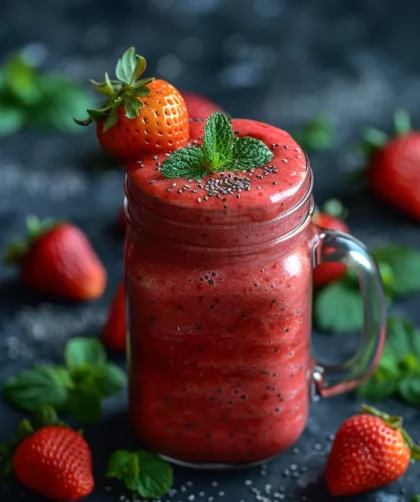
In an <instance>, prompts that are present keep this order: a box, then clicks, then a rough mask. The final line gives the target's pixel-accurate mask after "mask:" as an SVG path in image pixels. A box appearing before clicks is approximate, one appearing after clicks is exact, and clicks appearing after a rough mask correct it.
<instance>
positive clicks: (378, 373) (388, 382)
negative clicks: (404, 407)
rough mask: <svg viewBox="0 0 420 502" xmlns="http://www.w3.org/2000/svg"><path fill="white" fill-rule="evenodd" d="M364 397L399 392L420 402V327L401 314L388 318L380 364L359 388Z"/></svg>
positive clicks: (409, 400)
mask: <svg viewBox="0 0 420 502" xmlns="http://www.w3.org/2000/svg"><path fill="white" fill-rule="evenodd" d="M358 393H359V395H360V396H362V397H363V398H367V399H370V400H377V401H379V400H382V399H386V398H389V397H391V396H396V397H398V398H400V399H401V400H403V401H405V402H407V403H409V404H411V405H414V406H420V330H418V329H416V328H415V327H414V326H413V324H412V323H411V322H409V321H406V320H404V319H401V318H399V317H392V318H390V319H388V325H387V339H386V343H385V347H384V351H383V353H382V357H381V360H380V361H379V365H378V367H377V368H376V370H375V372H374V373H373V375H372V376H371V377H370V378H369V380H367V381H366V382H364V383H363V384H362V385H361V386H360V387H359V390H358Z"/></svg>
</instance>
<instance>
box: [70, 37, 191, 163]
mask: <svg viewBox="0 0 420 502" xmlns="http://www.w3.org/2000/svg"><path fill="white" fill-rule="evenodd" d="M145 68H146V61H145V59H144V58H142V57H141V56H139V55H136V53H135V49H134V47H131V48H130V49H128V50H127V51H126V52H125V53H124V54H123V56H122V57H121V59H119V61H118V63H117V66H116V70H115V73H116V76H117V80H110V79H109V77H108V74H107V73H106V74H105V81H104V82H95V81H92V84H93V86H94V88H95V89H96V90H97V91H98V92H100V93H101V94H102V95H104V96H106V98H107V101H106V103H105V104H104V105H103V106H102V107H101V108H99V109H98V110H88V115H89V118H88V119H87V120H85V121H79V120H77V121H76V122H78V123H79V124H81V125H88V124H89V123H91V122H97V136H98V140H99V143H100V144H101V146H102V148H103V149H104V150H106V151H107V152H108V153H109V154H110V155H112V156H113V157H116V158H117V159H121V160H124V159H127V158H136V159H138V158H139V157H141V156H142V155H144V154H147V153H160V152H164V151H168V150H176V149H177V148H181V147H184V146H185V145H186V144H187V143H188V140H189V121H188V112H187V107H186V106H185V102H184V99H183V97H182V95H181V93H180V92H179V91H178V90H177V89H176V88H175V87H174V86H173V85H171V84H169V83H168V82H165V81H164V80H154V78H146V79H143V80H138V79H139V77H140V75H141V74H142V73H143V72H144V70H145Z"/></svg>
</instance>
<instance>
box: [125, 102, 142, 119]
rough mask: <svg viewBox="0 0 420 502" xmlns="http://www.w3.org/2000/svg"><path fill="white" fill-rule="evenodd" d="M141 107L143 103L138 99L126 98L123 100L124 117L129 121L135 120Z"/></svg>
mask: <svg viewBox="0 0 420 502" xmlns="http://www.w3.org/2000/svg"><path fill="white" fill-rule="evenodd" d="M142 106H143V103H142V102H141V101H140V100H139V99H136V98H132V97H130V96H127V97H126V98H125V99H124V108H125V116H126V117H127V118H129V119H135V118H136V117H137V115H138V114H139V110H140V108H142Z"/></svg>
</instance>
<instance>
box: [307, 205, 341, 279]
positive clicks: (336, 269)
mask: <svg viewBox="0 0 420 502" xmlns="http://www.w3.org/2000/svg"><path fill="white" fill-rule="evenodd" d="M340 206H341V209H340ZM331 208H333V209H334V211H331ZM327 211H331V212H333V214H340V213H341V215H342V214H343V206H342V205H341V203H340V202H339V201H337V200H335V199H332V200H331V201H328V202H327V203H326V204H325V205H324V208H323V210H322V212H316V213H315V215H314V219H313V220H314V223H315V224H316V225H318V226H319V227H322V228H330V229H333V230H339V231H340V232H346V233H349V232H350V229H349V227H348V226H347V224H346V223H345V222H344V221H343V220H342V219H341V218H338V217H337V216H333V215H332V214H329V213H328V212H327ZM345 272H346V266H345V265H343V264H342V263H333V262H330V263H322V264H321V265H318V266H317V267H316V268H315V269H314V271H313V276H312V277H313V284H314V286H315V287H317V288H318V287H322V286H326V285H327V284H329V283H330V282H333V281H336V280H338V279H340V277H342V276H343V275H344V274H345Z"/></svg>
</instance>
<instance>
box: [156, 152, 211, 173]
mask: <svg viewBox="0 0 420 502" xmlns="http://www.w3.org/2000/svg"><path fill="white" fill-rule="evenodd" d="M161 173H162V174H163V176H166V177H167V178H187V179H193V178H195V179H197V178H198V179H199V178H202V177H203V176H205V175H206V173H207V171H206V170H205V168H204V165H203V150H202V149H201V148H181V150H177V151H175V152H174V153H173V154H172V155H171V156H170V157H169V158H168V159H167V160H165V162H164V163H163V164H162V171H161Z"/></svg>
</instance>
